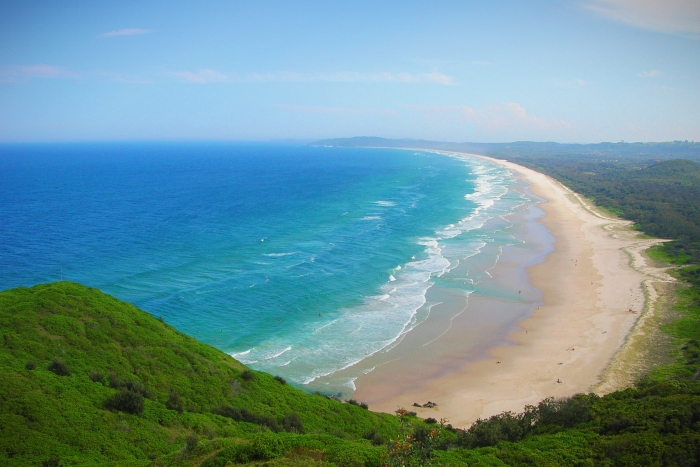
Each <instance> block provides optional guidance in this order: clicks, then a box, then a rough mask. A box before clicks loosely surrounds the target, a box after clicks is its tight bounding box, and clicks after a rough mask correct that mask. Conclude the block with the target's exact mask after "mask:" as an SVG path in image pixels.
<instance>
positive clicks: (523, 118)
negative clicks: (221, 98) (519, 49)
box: [411, 102, 574, 133]
mask: <svg viewBox="0 0 700 467" xmlns="http://www.w3.org/2000/svg"><path fill="white" fill-rule="evenodd" d="M411 108H414V109H418V110H420V111H422V112H424V113H425V114H426V116H427V117H428V118H429V119H430V120H432V121H433V122H436V123H439V122H440V121H445V120H448V121H450V120H451V121H457V122H459V123H460V124H463V125H468V126H474V127H477V128H478V129H479V130H481V131H483V132H485V133H503V132H504V131H514V130H517V131H526V132H543V131H546V132H550V131H553V130H571V129H573V128H574V127H573V125H572V124H571V123H569V122H565V121H560V120H555V119H548V118H545V117H539V116H537V115H531V114H529V113H527V110H526V109H525V108H524V107H523V106H521V105H520V104H517V103H514V102H505V103H503V104H498V105H491V106H486V107H481V108H473V107H469V106H466V105H461V106H457V105H455V106H411Z"/></svg>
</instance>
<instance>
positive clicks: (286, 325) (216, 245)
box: [0, 143, 523, 384]
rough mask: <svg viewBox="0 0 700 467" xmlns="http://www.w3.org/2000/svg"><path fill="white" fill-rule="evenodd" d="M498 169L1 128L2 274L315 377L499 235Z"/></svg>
mask: <svg viewBox="0 0 700 467" xmlns="http://www.w3.org/2000/svg"><path fill="white" fill-rule="evenodd" d="M509 183H512V179H511V178H510V175H509V174H508V173H507V172H506V171H505V170H504V169H502V168H500V167H497V166H494V165H491V164H488V163H485V162H482V161H479V160H476V159H474V160H472V159H458V158H454V157H447V156H444V155H439V154H434V153H430V152H416V151H406V150H392V149H356V148H322V147H321V148H316V147H306V146H293V145H273V144H205V143H198V144H185V143H178V144H165V143H163V144H155V143H153V144H46V145H4V146H0V289H7V288H12V287H16V286H31V285H34V284H37V283H41V282H48V281H55V280H60V279H61V278H63V279H64V280H71V281H75V282H80V283H83V284H86V285H89V286H93V287H97V288H100V289H101V290H103V291H105V292H107V293H110V294H113V295H115V296H117V297H118V298H120V299H123V300H126V301H129V302H131V303H134V304H135V305H137V306H138V307H140V308H142V309H144V310H146V311H148V312H150V313H151V314H153V315H155V316H162V317H163V318H164V319H165V320H166V322H168V323H170V324H172V325H173V326H175V327H176V328H178V329H180V330H181V331H183V332H185V333H187V334H190V335H193V336H195V337H197V338H198V339H200V340H202V341H204V342H206V343H209V344H211V345H214V346H215V347H218V348H220V349H222V350H224V351H226V352H228V353H231V354H233V355H235V356H236V357H237V358H239V359H241V360H242V361H244V362H246V363H248V364H250V365H251V366H252V367H254V368H259V369H264V370H267V371H273V372H274V373H276V374H282V375H284V376H285V377H287V378H289V379H290V380H291V381H294V382H296V383H299V384H302V383H309V382H311V381H312V380H313V379H314V378H315V377H317V376H321V375H325V374H328V373H332V372H334V371H336V370H338V369H340V368H342V367H344V366H347V365H349V364H351V363H353V362H356V361H357V360H358V359H361V358H362V357H363V356H366V355H368V354H371V353H373V352H376V351H378V350H380V349H382V348H384V347H386V346H387V345H390V344H391V343H392V342H394V341H395V340H396V339H397V338H398V337H399V336H400V335H402V333H405V332H407V331H408V330H410V328H411V327H412V326H414V325H415V324H416V311H418V310H419V309H420V308H421V307H422V306H423V305H424V304H425V292H426V290H427V288H428V287H429V286H430V285H431V284H432V283H433V281H434V280H435V279H436V278H437V277H443V276H444V278H445V279H449V271H450V270H451V268H452V267H454V265H455V264H456V262H458V261H459V260H460V259H463V258H467V257H470V256H473V255H474V254H476V253H478V251H479V250H480V248H481V247H482V246H483V245H484V244H485V243H486V242H492V241H510V240H508V239H506V240H504V238H503V235H502V233H500V234H499V233H498V232H493V235H490V234H489V232H484V231H483V230H480V227H481V226H482V225H483V224H484V222H485V221H486V220H487V219H489V218H491V217H493V216H502V215H504V214H507V213H509V212H512V210H513V209H515V207H516V206H518V205H520V204H522V202H523V200H522V198H518V197H517V196H511V197H510V198H508V196H505V195H506V193H507V186H508V184H509ZM499 235H501V236H500V237H499ZM447 282H449V281H447ZM455 283H456V282H455ZM459 286H460V287H462V286H463V287H468V284H467V285H465V282H464V281H463V280H462V281H460V282H459Z"/></svg>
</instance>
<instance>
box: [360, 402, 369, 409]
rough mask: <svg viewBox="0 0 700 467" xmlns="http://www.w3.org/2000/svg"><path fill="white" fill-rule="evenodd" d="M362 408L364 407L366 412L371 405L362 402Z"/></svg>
mask: <svg viewBox="0 0 700 467" xmlns="http://www.w3.org/2000/svg"><path fill="white" fill-rule="evenodd" d="M360 407H362V408H363V409H365V410H369V405H367V404H365V403H364V402H360Z"/></svg>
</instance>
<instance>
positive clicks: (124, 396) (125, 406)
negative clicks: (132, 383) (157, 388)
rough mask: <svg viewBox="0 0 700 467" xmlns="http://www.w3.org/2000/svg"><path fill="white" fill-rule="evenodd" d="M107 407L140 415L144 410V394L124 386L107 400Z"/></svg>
mask: <svg viewBox="0 0 700 467" xmlns="http://www.w3.org/2000/svg"><path fill="white" fill-rule="evenodd" d="M107 407H108V408H109V409H112V410H118V411H121V412H127V413H130V414H134V415H138V414H140V413H141V412H143V407H144V401H143V395H141V394H140V393H138V392H134V391H131V390H129V389H126V388H124V389H121V390H120V391H119V392H118V393H116V394H115V395H114V396H112V397H111V399H109V401H107Z"/></svg>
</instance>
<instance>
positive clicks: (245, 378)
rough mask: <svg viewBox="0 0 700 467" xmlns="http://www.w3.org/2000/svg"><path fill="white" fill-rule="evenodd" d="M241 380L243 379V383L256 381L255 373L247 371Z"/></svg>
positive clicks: (242, 374)
mask: <svg viewBox="0 0 700 467" xmlns="http://www.w3.org/2000/svg"><path fill="white" fill-rule="evenodd" d="M241 378H243V381H252V380H253V379H255V373H253V372H252V371H250V370H245V371H244V372H243V373H241Z"/></svg>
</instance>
